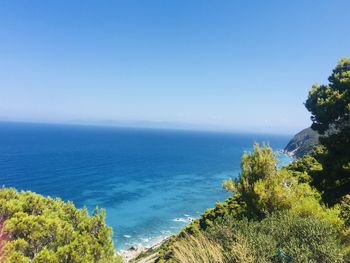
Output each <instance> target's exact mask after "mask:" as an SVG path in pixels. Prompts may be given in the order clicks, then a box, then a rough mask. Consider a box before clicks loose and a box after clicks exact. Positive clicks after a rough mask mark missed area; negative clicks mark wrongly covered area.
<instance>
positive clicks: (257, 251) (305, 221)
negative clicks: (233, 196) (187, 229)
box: [207, 213, 346, 263]
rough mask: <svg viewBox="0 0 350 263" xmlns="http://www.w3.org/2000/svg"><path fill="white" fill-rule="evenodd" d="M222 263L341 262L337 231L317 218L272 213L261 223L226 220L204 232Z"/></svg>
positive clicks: (342, 257)
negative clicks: (220, 251)
mask: <svg viewBox="0 0 350 263" xmlns="http://www.w3.org/2000/svg"><path fill="white" fill-rule="evenodd" d="M207 236H208V238H209V240H211V242H216V243H218V244H219V245H220V246H221V247H222V248H223V251H224V257H225V262H232V263H234V262H257V263H259V262H284V260H285V261H288V260H292V261H291V262H323V263H327V262H329V263H331V262H332V263H336V262H344V253H345V249H346V246H345V245H344V244H342V243H341V241H340V240H341V239H340V233H339V231H338V229H337V228H335V227H334V226H333V225H332V224H330V223H328V222H327V221H324V220H320V219H318V218H313V217H308V218H303V217H300V216H294V215H290V214H288V213H275V214H273V215H271V216H269V217H266V218H265V219H263V220H262V221H254V220H250V221H249V220H247V219H244V220H236V219H234V218H225V219H223V220H222V221H221V222H218V223H216V224H215V225H214V226H213V227H212V228H210V229H209V231H207Z"/></svg>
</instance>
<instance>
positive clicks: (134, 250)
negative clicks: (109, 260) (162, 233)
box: [117, 234, 174, 263]
mask: <svg viewBox="0 0 350 263" xmlns="http://www.w3.org/2000/svg"><path fill="white" fill-rule="evenodd" d="M173 235H174V234H173ZM173 235H169V236H166V237H164V238H162V239H161V240H160V241H158V242H156V243H155V244H154V245H152V246H150V247H145V246H142V245H135V246H131V247H130V248H128V249H126V250H120V251H118V252H117V254H118V255H119V256H121V257H122V258H123V260H124V262H126V263H128V262H130V260H133V259H135V258H137V257H138V256H139V255H140V254H141V253H142V252H145V251H147V250H151V249H157V248H159V247H160V246H161V245H162V244H163V243H164V242H165V241H167V240H168V239H169V238H170V237H172V236H173Z"/></svg>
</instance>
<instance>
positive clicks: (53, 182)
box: [0, 123, 290, 250]
mask: <svg viewBox="0 0 350 263" xmlns="http://www.w3.org/2000/svg"><path fill="white" fill-rule="evenodd" d="M289 139H290V136H282V135H281V136H279V135H262V134H230V133H214V132H194V131H171V130H152V129H131V128H111V127H89V126H69V125H44V124H20V123H0V184H1V185H5V186H13V187H16V188H17V189H20V190H31V191H34V192H37V193H40V194H43V195H50V196H53V197H61V198H62V199H63V200H72V201H73V202H74V203H75V204H76V206H78V207H84V206H85V207H87V208H88V209H89V210H90V211H92V210H93V209H94V208H95V207H96V206H99V207H102V208H105V209H106V211H107V216H106V221H107V223H108V224H109V225H110V226H112V227H113V232H114V234H113V238H114V241H115V245H116V247H117V249H118V250H119V249H126V248H128V247H130V246H131V245H137V244H141V245H144V246H151V245H153V244H154V243H156V242H158V241H160V240H161V239H162V238H164V237H166V236H169V235H170V234H172V233H176V232H178V231H180V230H181V228H183V227H184V226H185V225H186V224H188V222H189V221H190V220H191V218H195V217H198V216H199V215H200V214H201V213H202V212H203V211H204V210H205V209H207V208H210V207H213V206H214V205H215V203H216V202H218V201H223V200H224V199H225V198H227V197H228V196H229V194H228V193H226V192H225V191H224V190H223V189H222V181H223V180H224V179H227V178H229V177H237V176H238V174H239V170H240V158H241V155H242V154H243V152H244V151H249V150H251V149H252V145H253V143H254V142H260V143H261V142H266V143H269V144H270V145H271V146H272V147H273V148H274V149H275V150H276V151H277V153H278V155H279V159H280V163H281V164H285V163H288V162H289V161H290V159H289V158H288V157H287V156H285V155H283V154H282V153H281V149H283V148H284V146H285V145H286V144H287V143H288V141H289Z"/></svg>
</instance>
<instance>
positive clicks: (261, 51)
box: [0, 0, 350, 133]
mask: <svg viewBox="0 0 350 263" xmlns="http://www.w3.org/2000/svg"><path fill="white" fill-rule="evenodd" d="M349 10H350V1H348V0H344V1H338V0H332V1H214V0H213V1H205V0H201V1H191V0H183V1H179V0H172V1H170V0H169V1H164V0H159V1H154V0H147V1H144V0H142V1H141V0H140V1H136V0H135V1H86V0H84V1H83V0H81V1H76V0H71V1H63V0H60V1H58V0H57V1H46V0H45V1H36V0H33V1H29V0H28V1H26V0H22V1H17V0H3V1H0V119H1V120H11V121H39V122H82V123H103V124H108V123H125V124H135V123H141V125H142V124H145V125H153V124H154V125H159V124H162V123H164V125H165V126H166V125H168V126H172V125H175V126H176V125H178V126H181V127H188V128H193V127H196V128H203V129H230V130H248V131H253V132H257V131H258V132H283V133H294V132H296V131H298V130H300V129H302V128H304V127H306V126H308V125H310V118H309V113H308V112H307V111H306V109H305V108H304V106H303V102H304V101H305V99H306V96H307V92H308V90H309V88H310V87H311V85H312V84H313V83H315V82H319V83H324V82H326V81H327V77H328V76H329V74H330V71H331V69H332V68H333V67H334V66H335V64H336V63H337V61H338V60H339V58H340V57H343V56H349V55H350V22H349Z"/></svg>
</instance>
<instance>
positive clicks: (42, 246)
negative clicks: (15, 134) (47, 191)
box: [0, 188, 120, 263]
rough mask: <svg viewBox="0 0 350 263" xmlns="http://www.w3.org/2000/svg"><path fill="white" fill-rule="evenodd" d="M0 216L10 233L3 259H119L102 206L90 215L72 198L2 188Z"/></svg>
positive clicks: (40, 262)
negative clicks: (51, 196) (66, 199)
mask: <svg viewBox="0 0 350 263" xmlns="http://www.w3.org/2000/svg"><path fill="white" fill-rule="evenodd" d="M0 216H1V221H2V222H4V230H5V231H6V232H7V233H8V237H9V238H8V240H7V241H6V243H5V248H4V258H3V261H2V262H5V263H6V262H8V263H10V262H33V263H44V262H45V263H78V262H100V263H104V262H106V263H107V262H120V259H119V258H118V257H116V256H115V250H114V246H113V242H112V238H111V233H112V232H111V229H110V228H109V227H108V226H107V225H106V224H105V222H104V217H105V212H104V210H100V209H96V210H95V212H94V213H93V215H92V216H90V215H89V213H88V211H87V210H86V209H77V208H75V206H74V205H73V203H71V202H67V203H66V202H63V201H62V200H60V199H52V198H50V197H47V198H46V197H43V196H41V195H38V194H35V193H32V192H17V191H16V190H15V189H13V188H2V189H1V190H0Z"/></svg>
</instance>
